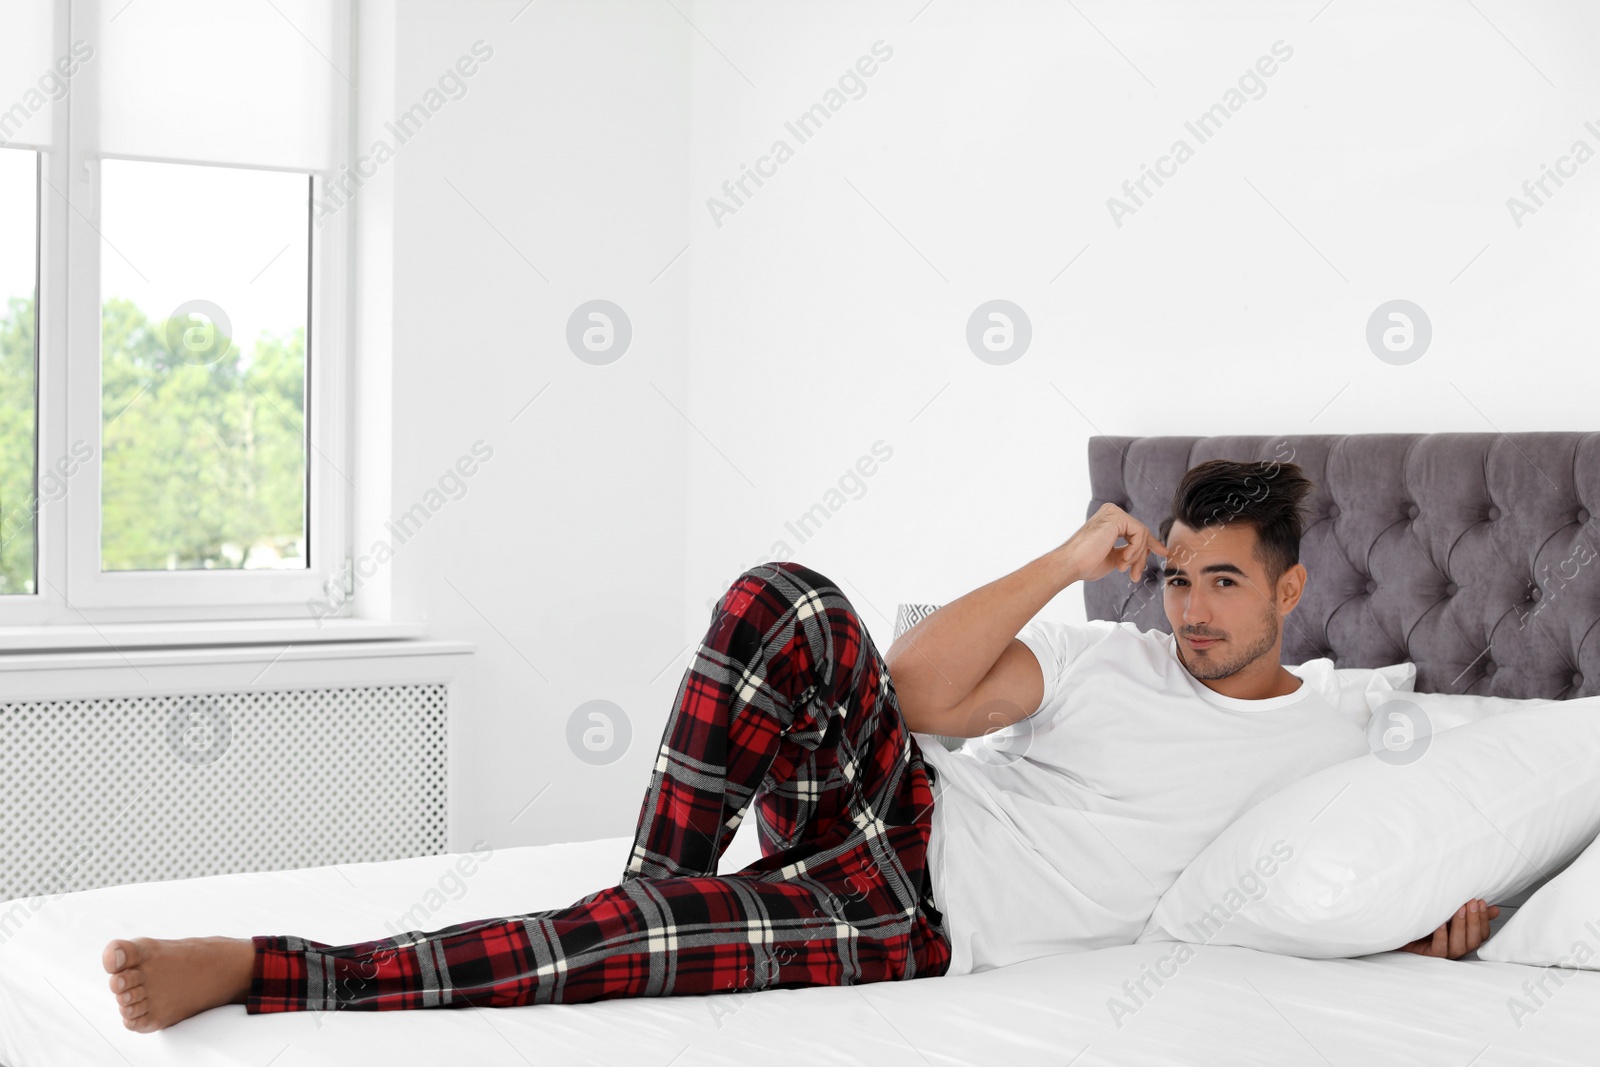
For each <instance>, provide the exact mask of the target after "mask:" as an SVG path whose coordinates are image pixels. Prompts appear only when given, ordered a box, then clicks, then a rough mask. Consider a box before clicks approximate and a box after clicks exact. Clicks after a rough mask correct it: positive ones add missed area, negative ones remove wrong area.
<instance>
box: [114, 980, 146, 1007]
mask: <svg viewBox="0 0 1600 1067" xmlns="http://www.w3.org/2000/svg"><path fill="white" fill-rule="evenodd" d="M149 995H150V987H149V986H143V985H139V986H134V987H133V988H132V989H129V990H126V991H124V992H121V993H118V994H117V1003H118V1004H137V1003H139V1002H140V1001H141V1000H144V999H145V998H146V997H148V996H149Z"/></svg>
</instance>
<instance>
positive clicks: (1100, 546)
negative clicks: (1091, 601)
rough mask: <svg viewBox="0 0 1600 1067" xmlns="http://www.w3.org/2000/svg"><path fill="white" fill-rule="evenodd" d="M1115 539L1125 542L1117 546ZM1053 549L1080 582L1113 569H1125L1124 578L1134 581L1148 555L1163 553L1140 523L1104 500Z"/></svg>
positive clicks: (1140, 572) (1157, 542)
mask: <svg viewBox="0 0 1600 1067" xmlns="http://www.w3.org/2000/svg"><path fill="white" fill-rule="evenodd" d="M1119 538H1121V539H1123V540H1126V541H1127V544H1125V545H1120V546H1119V545H1118V544H1117V540H1118V539H1119ZM1056 552H1057V553H1058V554H1060V555H1061V556H1062V557H1064V558H1065V559H1067V560H1068V561H1070V562H1069V569H1070V571H1071V573H1072V574H1073V575H1074V576H1075V577H1076V578H1077V579H1078V580H1080V581H1085V582H1092V581H1094V580H1095V579H1096V578H1100V577H1103V576H1105V575H1107V574H1109V573H1111V570H1112V568H1116V569H1117V570H1119V571H1121V570H1125V571H1127V572H1128V580H1129V581H1134V582H1136V581H1138V580H1139V579H1140V578H1142V577H1144V570H1145V564H1146V563H1147V561H1148V558H1149V554H1150V553H1151V552H1154V553H1155V554H1156V555H1158V556H1165V555H1166V554H1167V546H1166V545H1164V544H1162V543H1161V542H1160V541H1158V540H1156V535H1155V534H1153V533H1151V532H1150V529H1149V528H1148V527H1146V526H1145V524H1144V523H1142V522H1140V521H1139V520H1138V519H1136V518H1134V517H1133V516H1132V515H1129V514H1128V513H1127V512H1126V511H1123V510H1122V509H1121V508H1119V507H1117V506H1116V505H1115V504H1112V503H1109V502H1108V503H1105V504H1102V505H1100V510H1099V511H1096V512H1095V513H1094V514H1093V515H1092V516H1090V518H1089V521H1088V522H1086V523H1084V524H1083V527H1082V529H1080V530H1079V531H1078V532H1077V533H1075V534H1073V535H1072V536H1071V537H1069V538H1068V539H1067V540H1066V541H1065V542H1064V543H1063V544H1062V545H1061V547H1059V548H1057V549H1056Z"/></svg>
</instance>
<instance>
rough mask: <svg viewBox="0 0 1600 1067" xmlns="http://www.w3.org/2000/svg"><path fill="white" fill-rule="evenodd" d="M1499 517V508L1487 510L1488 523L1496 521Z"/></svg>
mask: <svg viewBox="0 0 1600 1067" xmlns="http://www.w3.org/2000/svg"><path fill="white" fill-rule="evenodd" d="M1499 517H1500V509H1499V508H1495V507H1491V508H1490V509H1489V521H1490V522H1493V521H1494V520H1496V519H1498V518H1499Z"/></svg>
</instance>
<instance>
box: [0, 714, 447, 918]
mask: <svg viewBox="0 0 1600 1067" xmlns="http://www.w3.org/2000/svg"><path fill="white" fill-rule="evenodd" d="M445 707H446V689H445V686H443V685H402V686H373V687H359V688H348V689H321V690H286V691H276V692H272V691H256V690H249V691H246V692H240V693H218V694H205V695H176V696H141V697H131V698H99V699H93V700H63V701H38V702H29V703H12V704H3V703H0V900H8V899H11V898H14V897H25V896H26V897H31V896H39V895H44V894H49V893H60V892H71V891H75V890H79V889H93V888H96V887H99V886H105V885H120V884H123V883H127V882H143V881H151V880H156V879H167V878H192V877H195V876H198V875H206V874H226V873H230V872H234V871H259V870H284V869H289V868H296V867H316V866H323V865H326V864H333V863H353V862H362V861H370V860H387V859H397V858H401V857H406V856H422V855H437V854H439V853H442V852H444V851H445V850H446V844H447V838H446V829H447V824H446V807H445V804H446V793H445V768H446V751H445V744H446V734H445Z"/></svg>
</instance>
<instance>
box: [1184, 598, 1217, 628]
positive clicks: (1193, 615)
mask: <svg viewBox="0 0 1600 1067" xmlns="http://www.w3.org/2000/svg"><path fill="white" fill-rule="evenodd" d="M1183 621H1184V622H1185V623H1187V624H1188V625H1190V626H1203V625H1204V624H1206V623H1207V622H1210V621H1211V611H1210V608H1209V606H1208V605H1207V603H1206V598H1205V597H1204V596H1201V595H1200V594H1198V593H1195V592H1194V591H1192V590H1191V591H1189V592H1187V593H1185V594H1184V596H1183Z"/></svg>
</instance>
